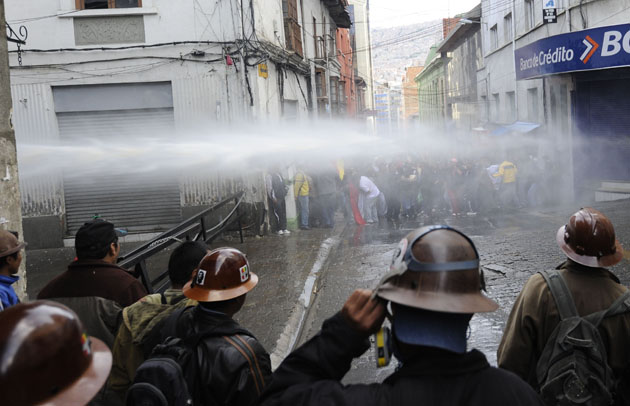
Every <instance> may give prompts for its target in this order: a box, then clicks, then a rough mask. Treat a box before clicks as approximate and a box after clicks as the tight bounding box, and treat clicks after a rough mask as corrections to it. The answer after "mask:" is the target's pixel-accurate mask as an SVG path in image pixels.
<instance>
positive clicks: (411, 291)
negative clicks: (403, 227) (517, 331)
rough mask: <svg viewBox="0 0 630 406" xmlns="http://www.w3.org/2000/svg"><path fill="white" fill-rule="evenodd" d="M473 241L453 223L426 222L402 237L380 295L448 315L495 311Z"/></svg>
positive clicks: (495, 304)
mask: <svg viewBox="0 0 630 406" xmlns="http://www.w3.org/2000/svg"><path fill="white" fill-rule="evenodd" d="M482 287H484V281H483V274H482V273H480V272H479V254H478V253H477V249H476V248H475V245H474V244H473V242H472V241H471V240H470V238H468V237H467V236H466V235H464V234H463V233H461V232H459V231H457V230H455V229H453V228H451V227H449V226H427V227H422V228H419V229H417V230H415V231H412V232H411V233H409V234H407V236H406V237H405V238H403V239H402V240H401V241H400V244H399V245H398V249H397V250H396V252H395V253H394V258H393V261H392V265H391V268H390V272H389V273H388V274H387V275H385V277H384V278H383V279H382V280H381V282H380V283H379V286H378V287H377V289H376V295H377V296H379V297H381V298H383V299H386V300H389V301H391V302H394V303H398V304H401V305H404V306H409V307H415V308H419V309H425V310H431V311H436V312H446V313H466V314H470V313H477V312H491V311H494V310H496V309H497V308H498V307H499V305H498V304H497V303H495V302H494V301H492V300H490V299H489V298H487V297H486V296H484V295H483V294H482V293H481V288H482Z"/></svg>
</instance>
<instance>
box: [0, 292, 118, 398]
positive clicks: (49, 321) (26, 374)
mask: <svg viewBox="0 0 630 406" xmlns="http://www.w3.org/2000/svg"><path fill="white" fill-rule="evenodd" d="M111 365H112V354H111V352H110V351H109V349H108V348H107V346H106V345H105V344H104V343H103V342H102V341H100V340H98V339H96V338H93V337H88V336H86V334H85V333H84V330H83V327H82V325H81V322H80V321H79V318H78V317H77V315H76V314H75V313H74V312H73V311H72V310H70V309H68V308H67V307H65V306H63V305H61V304H58V303H55V302H49V301H35V302H30V303H26V304H18V305H16V306H13V307H10V308H8V309H7V310H5V311H3V312H2V313H0V393H2V402H3V404H7V405H22V406H28V405H35V404H45V405H52V406H55V405H85V404H87V403H88V402H89V401H90V399H92V397H93V396H94V395H95V394H96V393H97V392H98V391H99V389H100V388H101V387H102V386H103V384H104V383H105V381H106V380H107V376H108V375H109V370H110V368H111Z"/></svg>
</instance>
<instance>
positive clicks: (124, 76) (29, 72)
mask: <svg viewBox="0 0 630 406" xmlns="http://www.w3.org/2000/svg"><path fill="white" fill-rule="evenodd" d="M5 7H6V16H7V21H8V22H9V23H10V24H11V25H12V26H13V27H15V28H18V27H20V26H22V25H23V26H25V27H26V28H27V29H28V39H27V45H26V46H23V47H22V50H23V51H24V52H23V53H22V54H20V55H18V53H17V52H16V47H15V45H12V46H10V50H12V52H11V54H10V65H11V83H12V96H13V100H14V103H13V105H14V124H15V130H16V139H17V143H18V149H19V146H20V143H42V144H46V143H56V142H66V143H71V142H72V140H74V139H77V138H80V137H83V136H85V134H88V133H89V134H90V136H91V137H93V138H98V137H101V138H102V139H103V140H106V139H107V138H108V137H111V136H112V135H117V136H119V137H133V136H134V135H135V134H137V133H138V132H142V133H146V132H152V133H154V134H164V136H165V137H168V136H169V135H168V134H174V133H175V132H174V131H173V130H175V129H178V130H179V129H185V128H186V127H187V126H189V125H190V124H191V123H196V122H197V121H198V120H201V121H203V122H208V121H210V122H215V123H230V122H234V121H242V120H249V119H259V120H262V119H281V118H285V119H301V118H306V117H308V116H309V110H312V111H315V112H316V111H317V109H316V108H315V107H314V106H316V105H317V104H316V102H315V100H319V101H320V104H322V103H323V104H324V105H325V104H326V103H327V96H328V94H329V92H328V91H327V90H326V89H327V88H328V87H329V85H330V78H331V77H334V76H335V74H336V75H337V76H339V73H338V71H339V68H338V66H337V65H338V64H337V63H336V61H334V62H333V61H329V60H327V59H328V58H327V53H326V51H323V50H325V49H328V48H329V47H331V46H332V47H334V44H335V35H334V33H335V30H336V28H337V26H339V27H346V28H347V27H349V24H350V20H349V16H348V15H347V13H346V11H345V1H344V0H287V1H283V2H268V1H264V0H251V1H250V2H240V1H237V0H226V1H220V2H216V1H211V0H195V1H192V2H179V1H169V0H124V1H122V0H116V1H104V0H58V1H47V0H32V1H28V2H23V1H19V0H7V1H5ZM330 35H332V40H331V39H330ZM18 59H19V60H18ZM20 62H21V63H20ZM335 64H336V65H335ZM318 89H320V90H319V92H318ZM322 89H323V90H322ZM170 136H172V135H170ZM125 175H126V176H124V177H122V176H121V177H117V179H116V181H115V182H112V181H111V177H110V179H108V177H107V176H98V175H96V174H95V175H94V177H92V178H91V181H90V182H89V184H85V182H82V181H81V179H80V177H72V176H69V175H68V174H67V173H65V174H63V173H46V174H45V175H44V176H38V177H37V178H30V179H25V180H24V181H23V182H22V183H23V184H22V196H23V199H22V200H23V212H24V216H25V221H24V223H25V233H26V234H27V237H28V236H29V232H30V235H31V236H33V238H31V239H30V241H34V240H37V239H38V238H39V239H41V241H39V242H36V243H35V244H32V245H34V246H56V245H59V244H61V242H62V238H63V237H64V236H66V235H69V234H72V232H73V231H75V230H76V229H77V228H78V226H80V225H81V224H82V222H83V221H85V220H86V219H87V218H88V217H89V216H91V215H93V214H97V213H98V214H100V215H102V216H104V217H106V218H108V219H110V220H112V221H114V222H115V223H116V224H117V225H119V226H121V227H127V228H129V229H130V231H138V232H142V231H147V230H151V231H155V230H160V229H164V228H165V227H167V226H169V225H172V224H173V223H178V222H179V221H181V220H182V219H183V218H186V216H187V215H188V214H190V213H192V212H194V211H195V210H197V208H198V207H199V206H203V205H207V204H209V203H211V202H213V201H216V199H217V198H219V197H223V196H225V195H227V194H229V193H230V192H233V191H236V190H239V189H246V190H247V191H248V200H249V201H250V202H262V201H264V200H265V198H264V186H262V181H261V180H260V179H255V180H252V179H234V178H229V177H224V176H221V175H220V174H217V173H211V174H206V175H203V176H198V175H195V176H192V175H191V174H174V175H173V176H172V177H171V178H160V179H159V180H155V179H153V180H147V179H140V178H139V177H138V176H135V175H132V174H129V173H126V174H125ZM43 228H45V230H46V231H45V232H44V234H46V235H45V236H41V233H42V229H43ZM35 234H37V235H38V237H35V236H34V235H35ZM27 239H28V238H27Z"/></svg>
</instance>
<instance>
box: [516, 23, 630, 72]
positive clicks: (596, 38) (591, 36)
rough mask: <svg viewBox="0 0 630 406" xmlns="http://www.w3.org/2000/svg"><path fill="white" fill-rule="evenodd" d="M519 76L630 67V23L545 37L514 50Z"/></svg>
mask: <svg viewBox="0 0 630 406" xmlns="http://www.w3.org/2000/svg"><path fill="white" fill-rule="evenodd" d="M514 59H515V60H516V79H517V80H522V79H531V78H537V77H541V76H544V75H552V74H556V73H566V72H576V71H585V70H592V69H604V68H615V67H621V66H630V24H622V25H613V26H608V27H599V28H593V29H589V30H584V31H576V32H570V33H567V34H561V35H555V36H552V37H548V38H544V39H541V40H538V41H536V42H532V43H531V44H529V45H527V46H524V47H522V48H519V49H517V50H516V51H514Z"/></svg>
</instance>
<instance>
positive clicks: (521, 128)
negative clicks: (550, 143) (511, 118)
mask: <svg viewBox="0 0 630 406" xmlns="http://www.w3.org/2000/svg"><path fill="white" fill-rule="evenodd" d="M538 127H540V124H536V123H526V122H524V121H516V122H514V123H512V124H510V125H504V126H501V127H498V128H497V129H496V130H494V131H492V132H491V133H490V135H491V136H493V137H499V136H501V135H506V134H514V133H519V134H526V133H528V132H530V131H533V130H535V129H537V128H538Z"/></svg>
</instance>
